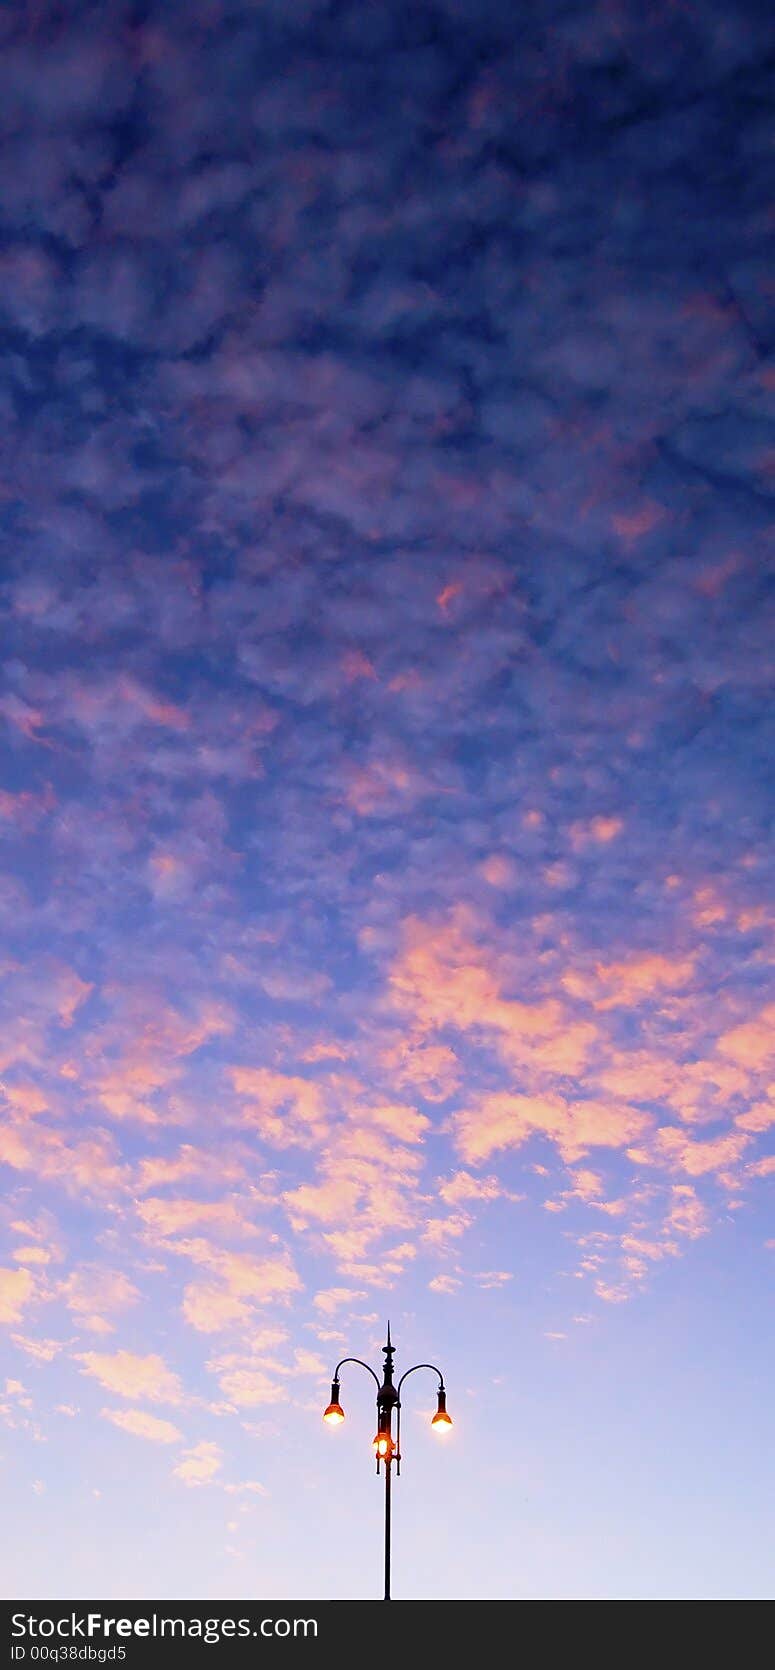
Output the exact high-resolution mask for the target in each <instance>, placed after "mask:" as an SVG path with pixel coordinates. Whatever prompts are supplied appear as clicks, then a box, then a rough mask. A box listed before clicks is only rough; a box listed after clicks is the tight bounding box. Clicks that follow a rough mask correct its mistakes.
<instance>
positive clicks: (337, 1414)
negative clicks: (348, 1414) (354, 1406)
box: [323, 1380, 344, 1426]
mask: <svg viewBox="0 0 775 1670" xmlns="http://www.w3.org/2000/svg"><path fill="white" fill-rule="evenodd" d="M323 1420H324V1421H328V1424H329V1426H340V1425H341V1423H342V1421H343V1420H344V1410H343V1408H342V1405H341V1403H340V1402H339V1381H338V1380H332V1382H331V1402H330V1403H329V1405H328V1408H327V1409H324V1411H323Z"/></svg>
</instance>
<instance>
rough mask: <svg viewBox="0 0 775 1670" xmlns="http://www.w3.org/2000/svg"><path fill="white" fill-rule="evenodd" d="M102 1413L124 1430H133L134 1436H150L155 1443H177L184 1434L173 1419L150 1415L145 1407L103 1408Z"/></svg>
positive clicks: (107, 1419)
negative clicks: (174, 1423) (174, 1424)
mask: <svg viewBox="0 0 775 1670" xmlns="http://www.w3.org/2000/svg"><path fill="white" fill-rule="evenodd" d="M100 1414H101V1415H102V1417H103V1419H104V1420H106V1421H112V1422H113V1425H114V1426H118V1427H121V1430H122V1432H131V1433H132V1436H133V1437H134V1438H148V1439H149V1440H150V1442H151V1443H153V1444H177V1443H178V1442H179V1440H180V1439H181V1438H182V1436H183V1434H182V1433H181V1432H179V1431H178V1428H177V1427H176V1426H173V1425H172V1422H171V1421H165V1420H162V1419H161V1417H160V1416H159V1415H149V1414H148V1411H147V1410H145V1409H101V1410H100Z"/></svg>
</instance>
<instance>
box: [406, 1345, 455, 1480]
mask: <svg viewBox="0 0 775 1670" xmlns="http://www.w3.org/2000/svg"><path fill="white" fill-rule="evenodd" d="M420 1368H429V1369H430V1371H431V1374H437V1375H438V1377H439V1391H441V1392H443V1390H444V1376H443V1374H442V1372H441V1369H440V1368H437V1367H436V1364H435V1363H415V1365H414V1368H408V1369H407V1370H406V1373H405V1374H402V1375H401V1379H400V1380H399V1382H398V1385H397V1387H396V1391H397V1393H398V1402H397V1404H396V1473H398V1474H400V1472H401V1387H402V1386H403V1384H404V1381H405V1380H408V1379H409V1376H410V1374H416V1373H417V1370H418V1369H420Z"/></svg>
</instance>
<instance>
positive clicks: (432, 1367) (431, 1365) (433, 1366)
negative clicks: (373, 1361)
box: [397, 1363, 444, 1395]
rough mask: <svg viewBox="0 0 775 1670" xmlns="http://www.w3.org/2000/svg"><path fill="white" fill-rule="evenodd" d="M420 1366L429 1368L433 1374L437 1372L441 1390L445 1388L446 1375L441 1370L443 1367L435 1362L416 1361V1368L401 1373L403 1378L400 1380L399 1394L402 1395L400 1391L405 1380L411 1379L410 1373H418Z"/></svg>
mask: <svg viewBox="0 0 775 1670" xmlns="http://www.w3.org/2000/svg"><path fill="white" fill-rule="evenodd" d="M418 1368H429V1369H430V1371H431V1374H437V1375H438V1377H439V1387H440V1389H441V1391H442V1392H443V1390H444V1376H443V1374H442V1372H441V1369H440V1368H437V1367H436V1364H435V1363H415V1365H414V1368H408V1369H407V1371H406V1373H405V1374H402V1375H401V1379H400V1380H399V1382H398V1387H397V1390H398V1393H399V1395H400V1392H401V1387H402V1386H403V1384H404V1381H405V1380H408V1379H409V1376H410V1374H416V1373H417V1370H418Z"/></svg>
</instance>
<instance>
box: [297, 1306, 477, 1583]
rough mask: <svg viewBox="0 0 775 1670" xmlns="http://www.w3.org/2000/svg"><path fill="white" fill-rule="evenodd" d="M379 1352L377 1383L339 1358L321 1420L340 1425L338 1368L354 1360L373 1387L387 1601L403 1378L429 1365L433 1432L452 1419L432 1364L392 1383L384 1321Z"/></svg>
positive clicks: (370, 1371)
mask: <svg viewBox="0 0 775 1670" xmlns="http://www.w3.org/2000/svg"><path fill="white" fill-rule="evenodd" d="M382 1351H383V1354H384V1358H385V1364H384V1368H383V1371H382V1384H381V1385H380V1382H379V1376H378V1375H376V1374H375V1373H374V1370H373V1368H369V1365H368V1363H364V1362H363V1360H362V1359H361V1358H360V1357H343V1358H342V1360H341V1362H339V1363H337V1365H336V1368H335V1369H334V1378H333V1380H332V1381H331V1402H330V1403H329V1405H328V1408H327V1409H325V1410H324V1412H323V1420H324V1421H327V1422H328V1425H329V1426H341V1424H342V1421H343V1420H344V1410H343V1408H342V1405H341V1403H340V1402H339V1370H340V1368H344V1366H345V1363H358V1364H359V1366H360V1368H365V1370H366V1373H367V1374H370V1375H371V1378H372V1380H373V1381H374V1383H375V1385H376V1388H377V1431H376V1436H375V1438H374V1454H375V1456H376V1458H377V1472H379V1470H380V1465H381V1464H382V1463H384V1467H385V1600H390V1479H391V1473H392V1467H393V1462H395V1464H396V1473H397V1474H400V1472H401V1387H402V1386H403V1384H404V1381H405V1380H408V1378H409V1376H410V1374H416V1372H417V1370H418V1369H420V1368H429V1369H430V1371H431V1373H432V1374H438V1377H439V1385H438V1391H437V1394H436V1395H437V1409H436V1413H435V1415H434V1417H433V1420H432V1421H431V1426H432V1427H433V1430H434V1432H439V1433H445V1432H449V1429H450V1427H451V1425H452V1419H451V1417H450V1416H449V1415H448V1414H447V1391H446V1387H445V1385H444V1377H443V1375H442V1373H441V1371H440V1369H437V1368H436V1366H435V1364H434V1363H415V1365H414V1368H408V1369H407V1370H406V1373H405V1374H402V1376H401V1379H400V1380H399V1382H398V1385H397V1386H394V1385H393V1357H394V1355H395V1348H394V1346H393V1345H392V1344H391V1340H390V1323H388V1329H387V1341H386V1344H385V1345H383V1347H382ZM394 1409H395V1412H396V1436H395V1439H394V1438H393V1410H394Z"/></svg>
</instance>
